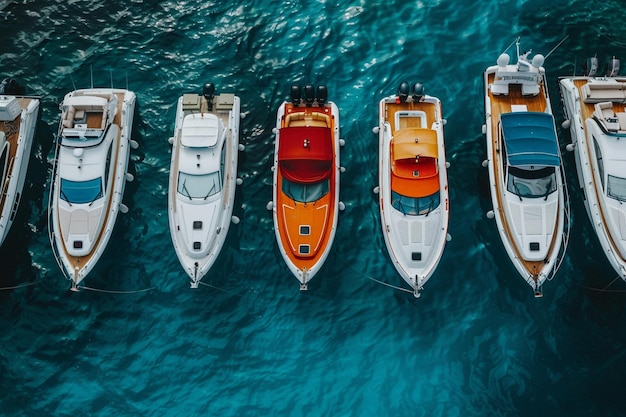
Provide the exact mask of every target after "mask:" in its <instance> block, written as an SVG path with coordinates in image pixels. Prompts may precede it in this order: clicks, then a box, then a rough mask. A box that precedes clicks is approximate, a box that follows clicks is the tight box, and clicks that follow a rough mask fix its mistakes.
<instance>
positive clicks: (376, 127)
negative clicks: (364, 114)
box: [372, 126, 380, 135]
mask: <svg viewBox="0 0 626 417" xmlns="http://www.w3.org/2000/svg"><path fill="white" fill-rule="evenodd" d="M378 132H380V128H379V127H378V126H375V127H373V128H372V133H373V134H375V135H378Z"/></svg>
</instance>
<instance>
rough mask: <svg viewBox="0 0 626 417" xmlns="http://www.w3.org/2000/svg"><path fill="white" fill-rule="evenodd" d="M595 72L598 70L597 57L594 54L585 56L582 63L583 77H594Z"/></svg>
mask: <svg viewBox="0 0 626 417" xmlns="http://www.w3.org/2000/svg"><path fill="white" fill-rule="evenodd" d="M596 72H598V58H597V57H595V56H594V57H591V58H587V61H585V64H584V65H583V75H584V76H585V77H595V76H596Z"/></svg>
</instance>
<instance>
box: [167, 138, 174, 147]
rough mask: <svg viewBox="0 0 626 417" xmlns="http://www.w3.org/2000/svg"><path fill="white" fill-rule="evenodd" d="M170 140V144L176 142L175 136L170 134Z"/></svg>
mask: <svg viewBox="0 0 626 417" xmlns="http://www.w3.org/2000/svg"><path fill="white" fill-rule="evenodd" d="M167 141H168V142H169V144H170V145H171V144H173V143H174V136H170V138H169V139H168V140H167Z"/></svg>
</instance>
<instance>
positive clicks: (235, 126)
mask: <svg viewBox="0 0 626 417" xmlns="http://www.w3.org/2000/svg"><path fill="white" fill-rule="evenodd" d="M214 90H215V87H214V86H213V84H206V85H205V86H204V88H203V91H202V94H184V95H183V96H181V97H180V98H179V99H178V105H177V109H176V123H175V127H174V136H173V137H171V138H170V144H171V145H172V160H171V165H170V176H169V190H168V215H169V225H170V234H171V236H172V243H173V245H174V249H175V250H176V255H177V256H178V260H179V261H180V263H181V265H182V267H183V269H184V270H185V272H186V273H187V275H188V276H189V278H190V279H191V288H198V284H199V283H200V280H201V279H202V277H203V276H204V275H205V274H206V273H207V272H208V271H209V269H211V266H213V264H214V263H215V261H216V259H217V257H218V255H219V253H220V251H221V249H222V246H223V245H224V241H225V239H226V235H227V234H228V229H229V226H230V223H231V221H232V222H235V223H237V222H238V221H239V219H238V218H237V217H235V216H233V215H232V213H233V204H234V199H235V190H236V185H237V183H238V181H240V180H238V179H237V160H238V151H239V150H243V146H239V121H240V118H241V114H240V100H239V97H237V96H235V95H234V94H228V93H221V94H218V95H214Z"/></svg>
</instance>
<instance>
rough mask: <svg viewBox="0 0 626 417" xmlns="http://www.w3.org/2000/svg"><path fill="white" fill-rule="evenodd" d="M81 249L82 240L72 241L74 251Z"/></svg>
mask: <svg viewBox="0 0 626 417" xmlns="http://www.w3.org/2000/svg"><path fill="white" fill-rule="evenodd" d="M82 248H83V241H82V240H75V241H74V249H82Z"/></svg>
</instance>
